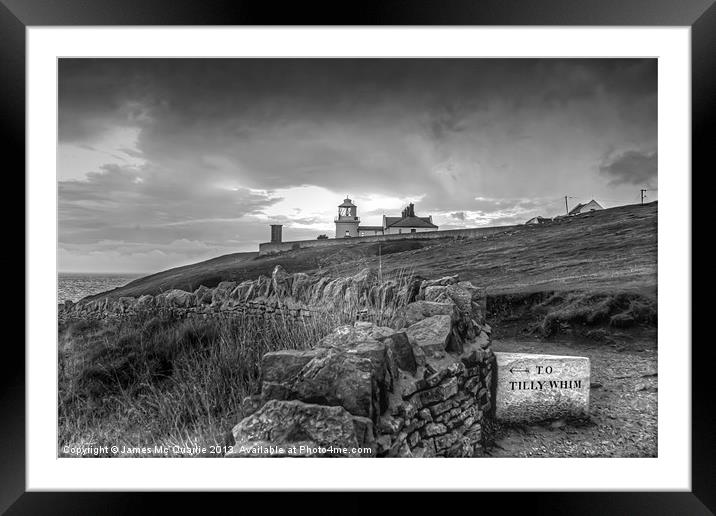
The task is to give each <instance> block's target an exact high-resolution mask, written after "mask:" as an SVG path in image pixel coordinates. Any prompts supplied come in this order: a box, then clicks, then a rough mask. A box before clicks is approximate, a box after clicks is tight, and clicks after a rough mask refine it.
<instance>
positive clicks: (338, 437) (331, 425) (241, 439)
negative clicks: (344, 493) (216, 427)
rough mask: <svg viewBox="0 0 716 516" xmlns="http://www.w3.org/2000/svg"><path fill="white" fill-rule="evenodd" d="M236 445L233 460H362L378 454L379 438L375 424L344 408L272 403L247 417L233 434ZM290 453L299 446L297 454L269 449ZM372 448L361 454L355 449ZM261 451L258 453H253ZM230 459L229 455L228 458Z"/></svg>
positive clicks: (274, 401)
mask: <svg viewBox="0 0 716 516" xmlns="http://www.w3.org/2000/svg"><path fill="white" fill-rule="evenodd" d="M232 433H233V435H234V440H235V444H234V447H233V454H231V456H232V457H255V456H292V457H295V456H303V457H315V456H320V457H325V456H347V457H360V456H372V455H374V454H375V448H376V446H375V437H374V434H373V428H372V422H371V421H370V420H369V419H366V418H356V417H354V416H351V414H349V413H348V411H346V410H345V409H344V408H342V407H337V406H324V405H316V404H312V403H303V402H301V401H297V400H293V401H278V400H271V401H268V402H267V403H266V404H265V405H264V406H263V407H261V408H260V409H259V410H258V411H257V412H255V413H254V414H252V415H250V416H248V417H246V418H244V419H243V420H242V421H241V422H240V423H239V424H238V425H236V426H235V427H234V429H233V431H232ZM270 446H272V447H274V448H279V449H283V450H287V449H288V448H290V447H295V449H296V450H297V453H296V454H288V452H287V451H284V453H280V452H277V453H270V452H269V451H267V450H269V447H270ZM318 447H323V448H326V449H328V448H329V447H332V448H333V449H334V450H335V449H342V448H347V449H348V450H349V451H348V453H343V452H342V451H338V452H332V453H325V454H323V453H320V452H319V451H317V450H316V448H318ZM358 447H367V448H372V450H371V451H370V452H368V453H364V454H358V453H356V452H351V449H357V448H358ZM256 450H258V453H254V452H253V451H256ZM227 456H229V455H227Z"/></svg>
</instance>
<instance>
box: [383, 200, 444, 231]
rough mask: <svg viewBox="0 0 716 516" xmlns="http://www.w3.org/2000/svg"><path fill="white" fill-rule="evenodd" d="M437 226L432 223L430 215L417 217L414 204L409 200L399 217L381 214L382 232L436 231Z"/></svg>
mask: <svg viewBox="0 0 716 516" xmlns="http://www.w3.org/2000/svg"><path fill="white" fill-rule="evenodd" d="M437 229H438V227H437V226H436V225H435V224H433V217H432V215H428V216H427V217H417V216H416V215H415V206H414V205H413V203H412V202H411V203H410V204H408V206H407V208H405V209H404V210H403V213H402V214H401V216H400V217H386V216H385V215H383V234H384V235H395V234H399V233H420V232H423V231H437Z"/></svg>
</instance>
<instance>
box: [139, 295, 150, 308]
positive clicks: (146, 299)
mask: <svg viewBox="0 0 716 516" xmlns="http://www.w3.org/2000/svg"><path fill="white" fill-rule="evenodd" d="M153 306H154V296H150V295H149V294H145V295H143V296H140V297H139V299H137V308H138V309H140V310H143V309H147V308H151V307H153Z"/></svg>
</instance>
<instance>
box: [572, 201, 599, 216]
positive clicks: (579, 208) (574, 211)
mask: <svg viewBox="0 0 716 516" xmlns="http://www.w3.org/2000/svg"><path fill="white" fill-rule="evenodd" d="M592 203H594V204H596V205H597V207H598V209H600V210H603V209H604V208H602V206H601V205H600V204H599V203H598V202H597V201H595V200H594V199H592V200H591V201H589V202H587V203H584V204H582V203H581V202H580V203H579V204H577V205H576V206H575V207H574V208H572V209H571V210H570V211H569V214H570V215H578V214H579V213H581V212H582V209H583V208H585V207H587V206H589V205H590V204H592Z"/></svg>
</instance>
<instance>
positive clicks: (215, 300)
mask: <svg viewBox="0 0 716 516" xmlns="http://www.w3.org/2000/svg"><path fill="white" fill-rule="evenodd" d="M235 287H236V282H235V281H222V282H221V283H219V284H218V285H217V286H216V288H215V289H214V290H213V291H212V294H211V304H212V305H214V306H220V305H221V304H222V303H223V302H224V301H226V300H227V299H228V297H229V295H230V294H231V291H232V290H234V288H235Z"/></svg>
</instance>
